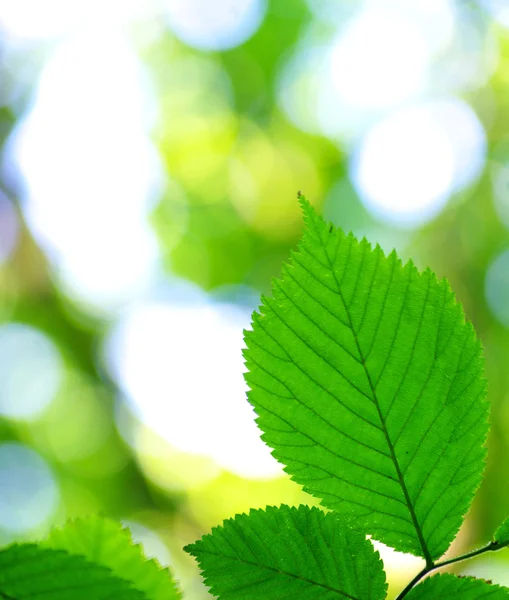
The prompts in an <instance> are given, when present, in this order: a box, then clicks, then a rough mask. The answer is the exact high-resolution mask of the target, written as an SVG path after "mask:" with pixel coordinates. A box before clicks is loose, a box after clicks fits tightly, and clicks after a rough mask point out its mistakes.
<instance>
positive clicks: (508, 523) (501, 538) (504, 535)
mask: <svg viewBox="0 0 509 600" xmlns="http://www.w3.org/2000/svg"><path fill="white" fill-rule="evenodd" d="M493 539H494V540H495V542H499V543H500V544H505V543H507V542H509V517H508V518H507V519H506V520H505V521H504V522H503V523H502V524H501V525H499V526H498V527H497V529H496V531H495V534H494V535H493Z"/></svg>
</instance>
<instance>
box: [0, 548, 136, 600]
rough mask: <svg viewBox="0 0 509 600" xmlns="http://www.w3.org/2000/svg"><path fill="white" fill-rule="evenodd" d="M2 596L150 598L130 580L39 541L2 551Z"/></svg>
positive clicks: (11, 599)
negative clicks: (49, 547) (41, 544)
mask: <svg viewBox="0 0 509 600" xmlns="http://www.w3.org/2000/svg"><path fill="white" fill-rule="evenodd" d="M0 598H1V599H3V600H25V599H26V600H28V599H29V598H30V600H33V598H40V599H41V600H112V599H113V598H114V599H115V600H147V597H146V596H145V595H144V594H143V593H142V592H140V591H138V590H136V589H134V588H133V587H132V586H131V585H130V583H129V582H128V581H124V580H122V579H119V578H118V577H115V576H114V575H112V573H111V571H110V570H109V569H106V568H104V567H101V566H98V565H96V564H93V563H91V562H89V561H87V560H86V559H84V558H83V557H82V556H72V555H70V554H68V553H67V552H64V551H62V550H51V549H48V548H42V547H40V546H38V545H37V544H23V545H14V546H9V547H8V548H5V549H3V550H1V551H0Z"/></svg>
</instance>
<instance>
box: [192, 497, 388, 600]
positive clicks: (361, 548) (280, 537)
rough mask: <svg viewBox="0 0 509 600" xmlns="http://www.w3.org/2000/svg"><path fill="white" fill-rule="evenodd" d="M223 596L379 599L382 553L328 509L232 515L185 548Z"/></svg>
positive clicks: (235, 599) (232, 599)
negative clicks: (380, 555)
mask: <svg viewBox="0 0 509 600" xmlns="http://www.w3.org/2000/svg"><path fill="white" fill-rule="evenodd" d="M184 550H186V551H187V552H189V553H190V554H192V555H193V556H195V557H196V558H197V559H198V562H199V565H200V567H201V569H202V571H203V574H204V578H205V583H206V584H207V585H208V586H209V587H210V589H211V592H212V594H214V595H216V596H218V597H219V598H220V599H221V600H260V598H264V600H279V599H281V600H282V599H283V598H285V599H288V598H299V600H311V599H314V600H315V599H316V598H320V599H323V600H332V599H338V600H345V598H347V599H350V600H354V599H355V600H378V599H380V600H382V599H383V598H385V594H386V587H387V586H386V583H385V573H384V571H383V565H382V561H381V560H380V557H379V555H378V552H375V550H374V548H373V546H372V544H371V542H369V541H368V540H366V538H365V536H364V535H362V534H360V533H358V532H357V531H354V530H352V529H350V528H348V527H346V526H345V525H344V524H343V523H341V522H340V520H339V519H338V518H337V517H336V515H334V514H333V513H329V514H325V513H324V512H322V511H321V510H319V509H317V508H311V509H310V508H309V507H307V506H299V508H290V507H288V506H284V505H283V506H281V507H280V508H276V507H268V508H267V509H266V510H251V512H250V513H249V515H245V514H244V515H237V516H236V517H235V519H230V520H228V521H225V522H224V523H223V526H222V527H216V528H214V529H213V530H212V533H211V534H210V535H206V536H204V537H203V538H202V539H201V540H199V541H198V542H196V543H194V544H191V545H190V546H187V547H186V548H184Z"/></svg>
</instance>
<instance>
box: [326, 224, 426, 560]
mask: <svg viewBox="0 0 509 600" xmlns="http://www.w3.org/2000/svg"><path fill="white" fill-rule="evenodd" d="M315 231H316V229H315ZM316 233H317V234H318V239H319V241H320V243H321V245H322V247H323V250H324V254H325V256H326V257H327V262H328V264H329V270H330V271H331V273H332V276H333V278H334V282H335V284H336V289H337V293H338V296H339V297H340V299H341V302H342V303H343V307H344V309H345V313H346V315H347V318H348V326H349V328H350V330H351V332H352V335H353V338H354V340H355V345H356V347H357V352H358V353H359V357H360V360H361V364H362V368H363V370H364V372H365V374H366V378H367V381H368V384H369V387H370V389H371V393H372V395H373V398H372V399H373V403H374V405H375V407H376V410H377V413H378V417H379V419H380V423H381V428H382V431H383V434H384V437H385V441H386V442H387V446H388V447H389V452H390V454H391V460H392V462H393V464H394V468H395V469H396V475H397V477H398V482H399V484H400V486H401V489H402V491H403V496H404V498H405V503H406V505H407V508H408V512H409V513H410V517H411V519H412V523H413V526H414V528H415V531H416V534H417V538H418V540H419V544H420V545H421V549H422V552H423V555H424V559H425V560H426V565H427V566H430V565H432V564H433V558H432V557H431V553H430V551H429V549H428V546H427V544H426V540H425V539H424V534H423V531H422V529H421V526H420V524H419V521H418V519H417V515H416V513H415V509H414V506H413V504H412V500H411V498H410V494H409V492H408V488H407V486H406V483H405V478H404V475H403V473H402V471H401V468H400V465H399V461H398V458H397V456H396V452H395V449H394V445H393V443H392V441H391V438H390V436H389V431H388V429H387V425H386V423H385V419H384V416H383V414H382V411H381V407H380V402H379V400H378V396H377V393H376V388H375V386H374V384H373V380H372V379H371V375H370V373H369V370H368V368H367V365H366V359H365V357H364V354H363V352H362V350H361V346H360V343H359V338H358V336H357V333H356V331H355V329H354V326H353V322H352V317H351V315H350V310H349V307H348V305H347V303H346V300H345V298H344V296H343V292H342V291H341V285H340V282H339V281H338V278H337V276H336V271H335V269H334V265H333V264H332V262H331V259H330V257H329V253H328V252H327V248H326V246H325V244H324V242H323V240H322V237H321V236H320V233H319V232H318V231H316ZM345 239H347V238H345ZM352 244H353V240H350V251H351V245H352ZM315 260H316V259H315Z"/></svg>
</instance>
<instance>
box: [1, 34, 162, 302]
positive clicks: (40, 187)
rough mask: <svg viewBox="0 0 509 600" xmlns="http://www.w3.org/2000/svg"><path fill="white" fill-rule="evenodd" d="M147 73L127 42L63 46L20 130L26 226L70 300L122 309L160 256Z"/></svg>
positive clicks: (78, 40)
mask: <svg viewBox="0 0 509 600" xmlns="http://www.w3.org/2000/svg"><path fill="white" fill-rule="evenodd" d="M146 88H147V86H146V85H145V82H144V79H143V73H142V72H141V70H140V65H139V64H138V61H137V59H136V57H135V55H134V53H133V51H132V50H131V49H130V48H129V47H128V46H127V44H126V43H125V41H124V40H123V38H121V37H120V36H117V35H115V34H112V33H111V32H109V33H108V32H106V33H104V34H101V33H99V32H97V31H95V32H89V33H87V34H82V35H80V36H77V37H74V38H71V39H69V40H68V41H66V42H65V43H62V44H61V45H60V46H58V48H57V50H56V52H55V54H54V55H53V57H52V58H51V60H50V61H49V63H48V64H47V66H46V68H45V69H44V72H43V74H42V76H41V80H40V84H39V88H38V91H37V95H36V99H35V104H34V107H33V109H32V112H31V113H30V114H29V116H28V117H27V119H26V121H25V122H24V123H23V124H22V126H21V128H20V129H19V130H18V131H17V133H16V134H15V138H14V140H13V145H14V148H13V150H14V154H15V157H16V159H17V162H18V163H19V166H20V168H21V171H22V173H23V175H24V177H25V182H26V186H27V191H26V199H25V200H26V202H25V204H24V210H25V214H26V218H27V221H28V224H29V226H30V228H31V229H32V231H33V232H34V234H35V236H36V237H37V239H38V241H39V242H40V243H41V245H42V246H43V247H44V248H45V249H46V251H47V252H48V254H49V256H50V258H51V259H52V261H53V263H54V266H55V269H56V271H57V272H58V274H59V276H60V277H61V279H62V285H63V287H64V289H65V290H67V291H68V293H69V294H70V295H73V296H77V297H79V298H80V299H83V300H84V301H85V302H86V303H89V304H91V305H94V304H95V305H96V306H97V307H102V306H106V307H108V308H116V306H117V304H118V303H120V302H121V301H122V299H123V298H125V297H128V296H130V295H132V294H133V293H134V292H135V291H136V290H138V289H140V288H142V287H143V286H144V285H145V284H146V280H147V278H148V277H149V276H150V272H151V268H152V265H153V263H154V260H155V258H156V256H157V248H156V243H155V241H154V239H153V235H152V233H151V230H150V228H149V226H148V224H147V222H146V214H147V211H148V209H149V208H150V207H149V204H150V202H151V201H152V200H153V199H154V194H155V193H156V189H157V186H158V181H157V180H158V173H159V165H158V164H157V162H156V159H155V156H156V155H155V151H154V149H153V148H152V146H151V144H150V143H149V140H148V138H147V134H146V131H145V129H146V127H147V125H148V124H147V123H146V120H147V114H148V112H149V107H148V106H147V103H148V99H147V98H146V97H145V96H144V95H143V93H142V90H143V89H146Z"/></svg>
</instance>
